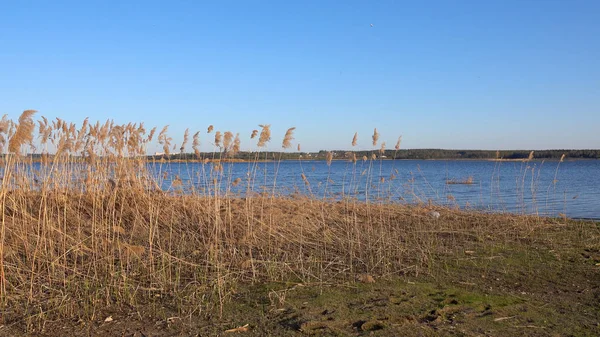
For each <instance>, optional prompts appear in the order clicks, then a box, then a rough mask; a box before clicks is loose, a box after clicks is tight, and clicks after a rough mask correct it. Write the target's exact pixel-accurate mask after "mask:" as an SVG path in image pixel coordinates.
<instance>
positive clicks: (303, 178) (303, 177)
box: [300, 173, 310, 186]
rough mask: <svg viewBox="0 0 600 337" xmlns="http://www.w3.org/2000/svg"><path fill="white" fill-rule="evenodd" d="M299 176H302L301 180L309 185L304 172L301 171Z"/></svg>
mask: <svg viewBox="0 0 600 337" xmlns="http://www.w3.org/2000/svg"><path fill="white" fill-rule="evenodd" d="M300 177H302V181H304V184H305V185H307V186H308V185H310V183H309V182H308V179H307V178H306V174H304V173H302V174H300Z"/></svg>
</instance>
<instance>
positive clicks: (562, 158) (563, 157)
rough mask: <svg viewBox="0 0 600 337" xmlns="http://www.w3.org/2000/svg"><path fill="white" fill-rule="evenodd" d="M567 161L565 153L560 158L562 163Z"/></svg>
mask: <svg viewBox="0 0 600 337" xmlns="http://www.w3.org/2000/svg"><path fill="white" fill-rule="evenodd" d="M564 160H565V154H564V153H563V154H562V156H560V162H561V163H562V162H563V161H564Z"/></svg>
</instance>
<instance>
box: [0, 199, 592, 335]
mask: <svg viewBox="0 0 600 337" xmlns="http://www.w3.org/2000/svg"><path fill="white" fill-rule="evenodd" d="M1 200H2V203H3V210H4V213H3V219H4V221H3V224H4V225H3V233H4V234H3V241H2V242H3V244H2V246H1V247H2V257H3V260H2V279H3V283H2V290H3V304H2V305H3V312H4V313H5V314H4V315H3V316H2V322H1V323H0V324H1V325H2V327H1V328H0V335H14V334H18V335H24V334H30V335H46V336H58V335H64V334H65V333H68V334H70V335H73V336H79V335H87V334H93V335H122V334H128V333H129V334H135V333H138V334H139V333H143V334H145V335H168V334H193V332H195V333H201V334H202V335H204V334H209V335H216V334H221V333H223V332H224V331H226V330H228V329H235V328H238V327H242V330H244V329H249V331H248V333H249V335H265V334H275V335H284V334H285V335H296V334H297V335H301V334H326V335H327V334H336V333H337V334H343V335H347V334H355V335H362V334H367V333H371V332H374V333H376V334H377V335H382V336H387V335H389V336H393V335H398V334H403V333H408V332H409V331H417V330H416V329H418V331H423V333H424V334H427V333H434V332H436V331H437V332H438V333H450V332H451V331H463V333H466V334H472V333H476V332H477V331H480V332H481V331H488V332H489V333H492V334H494V335H512V334H522V333H525V332H527V333H529V334H533V335H535V332H536V331H546V330H551V331H555V332H557V333H559V334H568V333H571V332H574V331H576V332H577V331H578V332H579V334H588V335H594V334H597V333H598V332H599V331H600V330H599V327H598V325H597V322H599V321H600V313H599V312H598V311H597V307H596V304H597V300H594V298H598V296H600V281H599V280H600V278H599V277H598V273H599V272H600V266H599V265H598V264H600V227H599V226H598V224H597V223H590V222H582V221H573V220H568V219H556V218H541V217H535V216H517V215H511V214H482V213H478V212H472V211H469V212H465V211H459V210H455V209H450V208H443V207H434V206H431V207H426V206H404V205H377V204H366V203H361V202H357V201H356V200H345V201H342V202H323V201H318V200H315V199H311V198H306V197H295V198H275V197H248V198H230V197H214V198H206V197H198V196H173V195H168V194H166V193H146V192H141V191H140V190H137V189H125V188H119V189H117V190H116V191H105V192H102V191H98V192H96V193H95V194H89V193H86V194H81V193H79V194H78V193H73V192H70V193H66V192H60V191H47V192H45V193H38V192H29V193H26V194H25V193H22V192H19V191H15V192H4V193H3V198H2V199H1ZM435 212H437V214H439V216H435V214H436V213H435ZM246 324H249V325H248V326H247V327H245V328H244V326H245V325H246ZM456 329H458V330H456ZM540 329H541V330H540ZM59 332H60V333H59Z"/></svg>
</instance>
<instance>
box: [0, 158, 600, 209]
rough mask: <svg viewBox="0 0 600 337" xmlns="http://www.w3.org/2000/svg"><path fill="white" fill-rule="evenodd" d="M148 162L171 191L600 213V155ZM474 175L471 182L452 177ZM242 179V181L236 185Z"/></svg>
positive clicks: (78, 174)
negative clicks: (514, 159) (575, 157)
mask: <svg viewBox="0 0 600 337" xmlns="http://www.w3.org/2000/svg"><path fill="white" fill-rule="evenodd" d="M29 168H30V169H31V171H30V173H31V174H32V179H30V180H31V181H35V180H37V179H38V178H39V177H41V176H44V175H45V174H44V173H43V172H48V171H47V169H48V168H47V167H42V166H41V165H40V164H39V163H36V164H34V165H33V166H32V167H29ZM148 168H149V172H150V174H152V175H153V178H154V180H156V181H157V182H158V184H159V186H160V187H161V188H162V189H163V190H165V191H169V192H171V193H198V194H204V195H214V194H215V193H219V194H223V193H232V194H234V195H240V196H242V195H245V194H247V193H248V192H252V193H260V192H265V193H268V194H271V193H275V194H281V195H289V194H292V193H301V194H307V195H312V196H313V197H317V198H327V199H341V198H343V197H353V198H357V199H359V200H366V199H369V200H370V201H373V202H386V203H428V202H430V201H431V202H433V203H436V204H442V205H448V206H457V207H460V208H472V209H480V210H489V211H499V212H513V213H527V214H539V215H552V216H557V215H559V214H566V215H567V216H569V217H572V218H587V219H600V160H581V161H565V162H563V163H559V162H558V161H546V162H542V161H532V162H529V163H524V162H492V161H429V160H402V161H367V162H358V163H356V164H352V163H348V162H343V161H334V162H333V163H332V164H331V166H327V163H326V162H324V161H302V162H298V161H283V162H280V163H277V162H267V163H226V164H223V170H222V172H218V173H217V172H216V171H214V170H213V165H212V164H210V163H209V164H201V163H163V164H158V163H156V164H148ZM55 170H57V171H60V170H61V168H60V167H56V168H55ZM68 170H69V171H70V172H71V173H72V174H71V176H72V180H71V183H69V184H71V186H73V187H75V188H79V187H80V186H83V184H81V183H80V182H81V180H82V179H84V178H85V177H84V176H85V174H86V173H85V172H87V169H86V167H85V165H84V164H80V166H76V165H75V166H69V167H68ZM2 171H4V168H0V175H3V172H2ZM46 174H48V173H46ZM302 174H304V176H305V177H306V180H304V179H303V178H302ZM63 176H64V175H63ZM82 176H83V177H82ZM469 177H472V183H471V184H448V183H447V181H458V182H460V181H464V180H466V179H468V178H469ZM34 178H35V179H34ZM238 178H239V180H240V182H239V183H238V184H233V182H234V181H235V180H236V179H238ZM40 180H41V179H40ZM44 180H46V181H52V182H54V181H56V178H54V177H53V176H51V175H50V176H47V177H46V178H45V179H44ZM215 182H216V183H215ZM234 185H235V186H234ZM81 188H83V187H81Z"/></svg>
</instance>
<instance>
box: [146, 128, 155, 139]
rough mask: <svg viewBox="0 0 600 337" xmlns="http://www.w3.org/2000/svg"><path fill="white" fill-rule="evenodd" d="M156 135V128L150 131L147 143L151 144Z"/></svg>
mask: <svg viewBox="0 0 600 337" xmlns="http://www.w3.org/2000/svg"><path fill="white" fill-rule="evenodd" d="M154 133H156V126H155V127H153V128H152V130H150V133H149V134H148V139H146V141H147V142H151V141H152V138H154Z"/></svg>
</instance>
